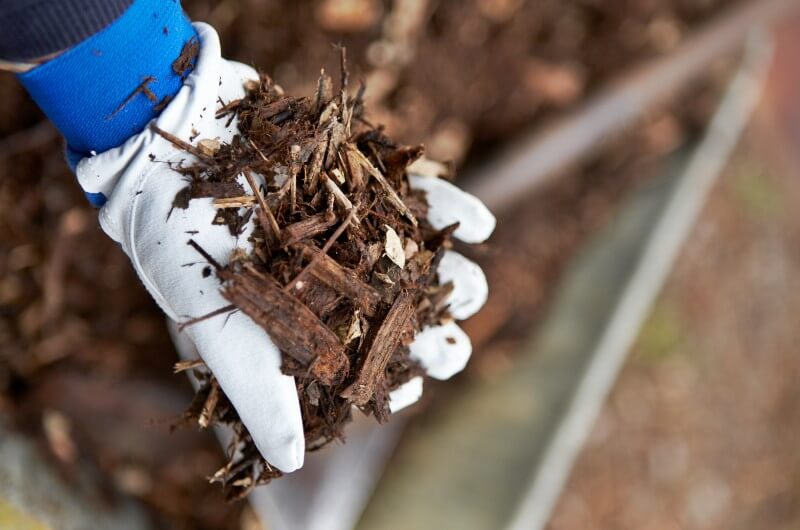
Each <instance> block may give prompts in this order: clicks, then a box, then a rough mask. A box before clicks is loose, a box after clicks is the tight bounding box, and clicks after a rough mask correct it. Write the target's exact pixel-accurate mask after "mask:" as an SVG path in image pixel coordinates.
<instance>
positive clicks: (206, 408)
mask: <svg viewBox="0 0 800 530" xmlns="http://www.w3.org/2000/svg"><path fill="white" fill-rule="evenodd" d="M217 403H219V383H217V380H216V379H212V380H211V391H210V392H209V393H208V397H207V398H206V402H205V403H204V404H203V410H201V411H200V417H199V418H197V423H199V424H200V427H202V428H203V429H205V428H206V427H208V426H209V425H211V418H213V416H214V411H215V410H216V409H217Z"/></svg>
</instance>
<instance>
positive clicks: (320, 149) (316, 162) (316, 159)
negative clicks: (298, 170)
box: [305, 129, 331, 193]
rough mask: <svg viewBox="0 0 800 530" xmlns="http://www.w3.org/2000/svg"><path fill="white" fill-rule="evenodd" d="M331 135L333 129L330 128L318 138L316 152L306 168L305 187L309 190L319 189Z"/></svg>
mask: <svg viewBox="0 0 800 530" xmlns="http://www.w3.org/2000/svg"><path fill="white" fill-rule="evenodd" d="M330 137H331V131H330V129H328V130H326V131H325V132H324V133H322V137H320V138H317V145H316V147H315V148H314V153H313V154H312V155H311V162H310V163H309V165H308V167H307V168H306V178H305V188H306V191H308V192H311V193H313V192H315V191H316V190H317V183H318V182H319V173H320V171H322V163H323V162H324V161H325V151H326V149H327V147H328V141H329V140H330Z"/></svg>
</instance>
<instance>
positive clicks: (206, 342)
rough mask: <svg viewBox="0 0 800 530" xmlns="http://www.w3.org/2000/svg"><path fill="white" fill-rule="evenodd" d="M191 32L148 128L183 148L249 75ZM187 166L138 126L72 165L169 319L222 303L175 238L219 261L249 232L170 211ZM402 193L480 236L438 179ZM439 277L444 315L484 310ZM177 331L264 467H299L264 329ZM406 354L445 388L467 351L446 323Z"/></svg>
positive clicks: (296, 417)
mask: <svg viewBox="0 0 800 530" xmlns="http://www.w3.org/2000/svg"><path fill="white" fill-rule="evenodd" d="M195 28H196V29H197V32H198V34H199V38H200V43H201V49H200V54H199V57H198V60H197V65H196V67H195V69H194V71H193V72H192V73H191V74H190V75H189V76H188V77H187V78H186V82H185V85H184V86H183V87H182V88H181V89H180V91H179V92H178V94H177V95H176V97H175V98H174V99H173V100H172V102H171V103H170V104H169V105H168V106H167V108H166V109H165V110H164V111H163V113H162V114H161V115H160V116H159V117H158V118H156V120H155V124H156V125H157V126H158V128H160V129H162V130H164V131H167V132H169V133H171V134H173V135H175V136H177V137H178V138H181V139H183V140H185V141H189V139H190V138H193V139H198V140H199V139H207V138H208V139H212V138H216V139H219V140H220V141H222V142H227V141H230V140H231V138H232V137H233V135H234V134H235V132H236V126H237V124H236V122H235V121H234V122H233V123H230V124H229V126H227V127H226V124H227V118H226V119H216V118H215V111H216V110H217V108H219V106H220V105H221V103H222V102H229V101H231V100H233V99H237V98H240V97H242V96H243V95H244V89H243V84H244V82H245V81H246V80H250V79H252V80H255V79H257V78H258V76H257V74H256V72H255V71H254V70H253V69H252V68H249V67H247V66H244V65H242V64H239V63H235V62H231V61H226V60H224V59H222V58H221V56H220V44H219V39H218V37H217V34H216V32H215V31H214V30H213V29H212V28H211V27H210V26H208V25H205V24H195ZM190 159H191V155H189V154H188V153H186V152H184V151H182V150H179V149H177V148H176V147H175V146H174V145H172V144H171V143H170V142H169V141H167V140H165V139H164V138H163V137H161V136H160V135H157V134H156V133H154V132H153V131H152V130H151V129H150V128H149V127H148V128H146V129H145V130H144V131H142V132H141V133H139V134H137V135H135V136H133V137H132V138H130V139H129V140H128V141H127V142H125V143H124V144H123V145H121V146H120V147H117V148H114V149H110V150H108V151H106V152H104V153H101V154H98V155H96V156H92V157H89V158H85V159H83V160H82V161H81V162H80V163H79V165H78V167H77V174H78V179H79V181H80V183H81V185H82V186H83V188H84V189H85V190H86V191H88V192H91V193H102V194H104V195H105V196H106V197H108V201H107V202H106V204H105V205H104V206H103V208H102V209H101V210H100V223H101V225H102V227H103V230H105V232H106V233H107V234H108V235H109V236H110V237H111V238H112V239H114V240H115V241H117V242H118V243H119V244H120V245H121V246H122V248H123V249H124V251H125V252H126V253H127V254H128V256H129V257H130V259H131V262H132V263H133V266H134V268H135V269H136V272H137V273H138V275H139V277H140V278H141V280H142V282H143V283H144V285H145V286H146V287H147V289H148V291H149V292H150V294H151V295H152V296H153V298H154V299H155V300H156V302H157V303H158V305H159V306H160V307H161V309H162V310H163V311H164V312H165V313H166V314H167V316H168V317H169V318H170V319H172V320H173V321H176V322H182V321H186V320H188V319H190V318H192V317H198V316H202V315H205V314H207V313H210V312H212V311H214V310H217V309H219V308H221V307H224V306H226V305H228V302H227V301H226V300H225V299H224V298H223V297H222V295H221V293H220V285H219V281H218V280H217V279H216V278H215V277H214V276H213V275H208V274H203V273H202V271H203V269H205V268H206V267H207V263H205V262H204V261H203V259H202V258H201V257H200V256H199V255H198V254H197V252H196V251H195V250H193V249H192V248H191V247H190V246H188V245H187V241H188V240H189V239H194V240H195V241H196V242H197V243H198V244H199V245H200V246H201V247H202V248H203V249H205V250H206V251H207V252H208V253H209V254H210V255H211V256H212V257H213V258H214V259H216V260H217V261H218V262H220V263H223V264H224V263H227V262H228V261H229V257H230V256H231V254H232V252H233V251H234V249H236V248H237V247H241V248H247V247H248V241H247V240H248V236H249V234H250V232H251V230H252V225H251V226H250V227H248V229H247V230H245V232H244V233H243V234H242V235H241V236H239V237H238V238H236V237H234V236H231V234H230V232H229V231H228V228H227V226H222V225H212V223H211V221H212V219H213V218H214V217H215V209H214V207H213V203H212V199H210V198H202V199H194V200H192V201H190V203H189V207H188V208H186V209H179V208H173V201H174V199H175V196H176V194H177V193H178V192H179V191H180V190H181V189H183V188H185V187H186V185H187V182H186V180H185V178H184V177H182V176H181V175H180V174H179V173H177V172H175V171H174V170H173V169H171V168H170V165H169V163H170V162H172V163H178V162H179V161H181V160H186V161H187V162H189V161H190ZM411 184H412V185H413V186H415V187H418V188H422V189H425V190H427V192H428V201H429V202H430V211H431V214H430V217H429V220H430V222H431V223H432V224H433V225H434V226H435V227H440V228H443V227H444V226H447V225H449V224H451V223H453V222H455V221H460V222H461V226H460V227H459V229H458V230H457V231H456V232H455V236H456V237H458V238H460V239H462V240H464V241H466V242H468V243H475V242H480V241H483V240H485V239H486V238H487V237H488V236H489V235H490V234H491V232H492V230H493V228H494V224H495V220H494V217H493V216H492V215H491V213H490V212H489V211H488V210H487V209H486V208H485V207H484V206H483V205H482V204H481V203H480V202H479V201H478V200H477V199H475V198H474V197H472V196H470V195H468V194H466V193H464V192H462V191H460V190H458V189H457V188H455V187H454V186H453V185H451V184H449V183H447V182H445V181H442V180H440V179H433V178H426V177H413V178H412V179H411ZM245 189H248V187H247V186H245ZM439 275H440V278H441V280H442V281H444V282H446V281H452V282H453V284H454V290H453V293H452V297H451V299H450V302H451V304H452V314H453V316H454V317H455V318H458V319H463V318H467V317H469V316H471V315H472V314H473V313H475V312H476V311H477V310H478V309H479V308H480V307H481V306H482V305H483V303H484V302H485V300H486V296H487V285H486V279H485V277H484V275H483V273H482V272H481V270H480V269H479V268H478V266H477V265H475V264H474V263H472V262H471V261H469V260H467V259H466V258H464V257H463V256H461V255H459V254H456V253H455V252H447V253H446V255H445V256H444V258H443V260H442V262H441V265H440V268H439ZM184 333H185V334H186V336H187V337H188V338H189V339H190V340H191V342H192V343H193V344H194V346H195V347H196V349H197V352H198V353H199V355H200V357H202V359H203V361H204V362H205V364H206V365H207V366H208V368H209V369H210V370H211V371H212V372H213V373H214V375H215V376H216V378H217V380H218V382H219V384H220V386H221V388H222V390H223V391H224V392H225V394H226V395H227V396H228V397H229V399H230V401H231V403H232V404H233V406H234V407H235V408H236V410H237V412H238V413H239V416H240V418H241V420H242V422H243V423H244V424H245V426H247V428H248V430H249V432H250V434H251V435H252V437H253V441H254V442H255V444H256V446H257V447H258V449H259V450H260V451H261V453H262V454H263V456H264V457H265V458H266V459H267V461H269V462H270V463H271V464H273V465H275V466H276V467H277V468H279V469H281V470H282V471H285V472H290V471H293V470H295V469H297V468H299V467H301V466H302V464H303V456H304V449H305V447H304V438H303V428H302V422H301V417H300V407H299V403H298V400H297V393H296V390H295V384H294V379H293V378H292V377H290V376H287V375H284V374H282V373H281V370H280V364H281V361H280V352H279V351H278V349H277V348H276V347H275V346H274V344H273V343H272V342H271V341H270V338H269V337H268V336H267V334H266V333H265V331H264V330H263V329H262V328H261V327H259V326H258V325H256V324H255V323H253V322H252V321H251V320H250V319H249V317H247V316H246V315H245V314H243V313H242V312H235V313H233V314H230V315H228V316H219V317H215V318H211V319H207V320H203V321H202V322H199V323H197V324H194V325H191V326H188V327H187V328H186V329H185V331H184ZM411 352H412V355H413V356H414V357H416V358H417V359H419V360H420V362H421V363H422V364H423V365H424V366H425V368H426V369H427V371H428V373H429V375H431V376H432V377H436V378H439V379H446V378H448V377H450V376H452V375H453V374H454V373H456V372H458V371H459V370H461V369H462V368H463V367H464V365H465V364H466V362H467V359H468V358H469V356H470V353H471V345H470V341H469V338H468V337H467V336H466V335H465V334H464V332H463V331H462V330H461V329H460V328H459V327H458V326H457V325H456V324H454V323H451V324H447V325H444V326H441V327H432V328H428V329H425V330H424V331H423V332H422V333H420V334H419V335H418V337H417V340H416V342H414V344H413V345H412V346H411ZM421 391H422V381H421V379H417V380H412V381H411V382H409V383H408V384H407V385H406V386H404V387H402V388H400V389H398V390H396V391H395V392H394V393H392V395H391V408H392V410H393V411H396V410H398V409H399V408H401V407H402V406H405V405H408V404H409V403H413V402H414V401H416V400H417V399H418V398H419V395H420V394H421Z"/></svg>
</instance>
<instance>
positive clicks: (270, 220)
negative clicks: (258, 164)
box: [243, 168, 281, 241]
mask: <svg viewBox="0 0 800 530" xmlns="http://www.w3.org/2000/svg"><path fill="white" fill-rule="evenodd" d="M243 172H244V178H245V179H247V183H248V184H250V188H251V189H252V190H253V195H255V196H256V201H258V205H259V206H260V207H261V211H262V212H264V216H265V217H266V218H267V223H266V224H268V225H269V226H268V227H267V226H264V222H263V219H261V217H260V216H259V221H261V223H262V226H261V228H263V229H264V232H265V233H267V234H268V233H270V231H271V232H272V235H273V236H275V241H280V240H281V229H280V227H279V226H278V221H276V220H275V216H274V215H272V210H270V208H269V206H268V205H267V201H265V200H264V196H263V195H261V191H260V190H259V189H258V185H257V184H256V180H255V179H254V178H253V174H252V173H251V172H250V169H249V168H244V170H243Z"/></svg>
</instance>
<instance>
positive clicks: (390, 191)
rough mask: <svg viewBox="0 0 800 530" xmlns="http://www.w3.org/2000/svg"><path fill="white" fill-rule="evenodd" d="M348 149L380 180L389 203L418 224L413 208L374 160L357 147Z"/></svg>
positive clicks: (413, 222)
mask: <svg viewBox="0 0 800 530" xmlns="http://www.w3.org/2000/svg"><path fill="white" fill-rule="evenodd" d="M348 151H349V152H352V153H353V155H354V156H355V157H356V158H357V159H358V161H359V162H361V165H362V166H363V167H364V169H366V170H367V172H369V174H370V175H372V176H373V177H374V178H375V180H376V181H378V184H380V185H381V187H382V188H383V191H384V192H385V193H386V198H387V200H388V201H389V203H390V204H391V205H392V206H394V207H395V208H397V211H399V212H400V213H401V214H403V216H405V217H406V219H408V220H409V221H411V224H412V225H414V226H417V218H416V217H414V214H413V213H411V210H409V209H408V206H406V205H405V203H404V202H403V200H402V199H401V198H400V197H399V196H398V195H397V192H396V191H394V188H393V187H392V185H391V184H389V182H388V181H387V180H386V177H384V176H383V174H382V173H381V172H380V171H378V169H377V168H376V167H375V166H373V165H372V162H370V161H369V159H368V158H367V157H365V156H364V155H363V154H362V153H361V151H359V150H358V149H355V148H349V149H348Z"/></svg>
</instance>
